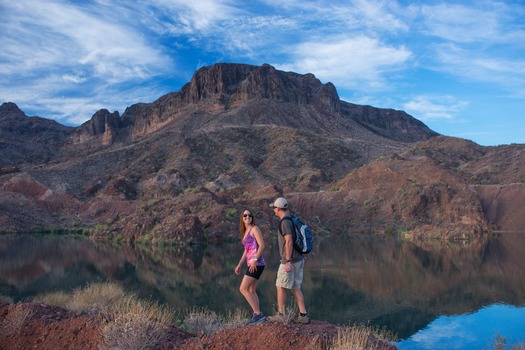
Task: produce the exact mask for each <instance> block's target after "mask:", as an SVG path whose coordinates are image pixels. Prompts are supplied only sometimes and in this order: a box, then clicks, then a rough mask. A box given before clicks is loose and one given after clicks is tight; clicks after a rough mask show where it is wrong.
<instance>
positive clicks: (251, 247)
mask: <svg viewBox="0 0 525 350" xmlns="http://www.w3.org/2000/svg"><path fill="white" fill-rule="evenodd" d="M242 245H243V246H244V249H246V263H248V262H249V261H250V260H251V259H254V258H255V255H256V254H257V250H258V249H259V244H258V243H257V240H256V239H255V237H254V236H252V229H251V228H250V231H248V234H247V235H246V236H245V237H244V238H243V239H242ZM264 265H266V264H265V262H264V257H263V256H262V255H261V256H260V257H259V260H257V266H264Z"/></svg>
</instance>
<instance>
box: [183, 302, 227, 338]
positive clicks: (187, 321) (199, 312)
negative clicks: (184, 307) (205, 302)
mask: <svg viewBox="0 0 525 350" xmlns="http://www.w3.org/2000/svg"><path fill="white" fill-rule="evenodd" d="M223 323H224V322H223V319H222V318H221V317H220V316H219V315H217V314H216V313H215V312H213V311H210V310H208V309H204V308H192V309H190V310H189V311H188V312H187V314H186V316H185V317H184V320H183V327H184V328H185V329H186V330H187V331H188V332H190V333H193V334H200V333H204V334H206V335H210V334H213V333H215V332H217V331H219V330H221V329H222V328H223V326H222V324H223Z"/></svg>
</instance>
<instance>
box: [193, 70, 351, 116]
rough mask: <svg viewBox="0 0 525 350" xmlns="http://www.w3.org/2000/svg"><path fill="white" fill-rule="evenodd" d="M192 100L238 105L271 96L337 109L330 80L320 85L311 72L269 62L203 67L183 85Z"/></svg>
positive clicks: (333, 88)
mask: <svg viewBox="0 0 525 350" xmlns="http://www.w3.org/2000/svg"><path fill="white" fill-rule="evenodd" d="M185 90H187V91H188V94H187V95H188V97H189V99H190V100H191V102H192V103H199V102H201V101H204V100H207V99H211V100H216V101H220V102H221V103H222V104H224V105H225V106H226V108H228V107H230V106H237V105H239V104H241V103H243V102H246V101H248V100H251V99H271V100H274V101H277V102H287V103H292V104H296V105H310V104H312V105H316V106H317V107H319V108H321V109H324V110H326V109H328V111H329V112H332V113H338V112H339V111H340V108H341V107H340V100H339V96H338V94H337V91H336V89H335V86H334V85H333V84H332V83H327V84H322V83H321V82H320V81H319V79H317V78H316V77H315V76H314V75H313V74H311V73H309V74H304V75H303V74H297V73H291V72H283V71H279V70H277V69H275V68H274V67H272V66H271V65H269V64H263V65H262V66H252V65H247V64H233V63H218V64H215V65H213V66H209V67H203V68H201V69H199V70H198V71H197V72H195V74H194V75H193V78H192V79H191V82H190V83H189V84H188V85H187V86H186V87H185Z"/></svg>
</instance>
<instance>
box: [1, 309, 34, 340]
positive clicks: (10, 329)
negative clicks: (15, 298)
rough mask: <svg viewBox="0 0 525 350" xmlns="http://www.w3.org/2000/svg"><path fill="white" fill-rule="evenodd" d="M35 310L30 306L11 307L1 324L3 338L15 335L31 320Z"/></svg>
mask: <svg viewBox="0 0 525 350" xmlns="http://www.w3.org/2000/svg"><path fill="white" fill-rule="evenodd" d="M32 315H33V310H32V309H31V308H30V306H28V305H23V304H16V305H13V306H12V307H10V309H9V311H8V313H7V316H6V317H5V318H4V320H3V321H2V323H0V334H1V335H3V336H10V335H14V334H16V333H18V332H20V330H21V329H22V326H23V325H24V324H25V323H26V322H27V321H28V320H29V319H30V318H31V316H32Z"/></svg>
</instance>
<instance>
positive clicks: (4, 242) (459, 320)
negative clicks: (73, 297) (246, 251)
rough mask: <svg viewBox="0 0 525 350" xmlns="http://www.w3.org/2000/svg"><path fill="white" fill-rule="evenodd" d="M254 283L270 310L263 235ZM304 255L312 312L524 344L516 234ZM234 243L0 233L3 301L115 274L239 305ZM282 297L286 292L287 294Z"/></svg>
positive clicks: (425, 333) (273, 259) (177, 300)
mask: <svg viewBox="0 0 525 350" xmlns="http://www.w3.org/2000/svg"><path fill="white" fill-rule="evenodd" d="M269 241H270V242H268V243H269V248H268V250H267V251H266V254H265V258H266V261H267V263H268V265H267V268H266V270H265V272H264V274H263V276H262V278H261V281H260V284H259V289H258V291H259V296H260V299H261V306H262V311H263V312H266V313H269V314H272V313H274V310H275V300H276V292H275V286H274V280H275V274H276V269H277V264H278V262H277V261H278V257H277V253H276V251H277V248H276V246H275V242H274V241H272V240H269ZM316 243H317V246H316V248H315V255H311V256H309V258H308V260H307V265H306V270H305V280H304V285H303V292H304V294H305V298H306V302H307V306H308V309H309V312H310V313H311V316H312V317H313V318H314V319H318V320H326V321H329V322H333V323H338V324H343V325H352V324H356V323H357V324H369V325H373V326H378V327H383V328H386V329H388V330H390V331H392V332H394V333H396V334H397V335H398V337H399V339H400V341H399V342H398V343H397V345H398V347H399V348H400V349H440V348H447V349H482V348H488V347H490V344H491V342H492V341H494V339H495V336H496V335H497V334H499V335H501V336H503V337H505V338H506V339H507V343H517V342H518V341H522V342H525V307H524V306H525V259H523V253H522V251H523V247H525V234H522V233H505V234H501V235H500V237H498V238H497V239H496V240H494V241H491V242H490V243H487V244H475V243H465V244H449V245H441V244H430V245H428V246H418V245H415V244H412V243H410V242H399V241H396V240H393V239H387V238H373V239H370V238H359V237H352V238H323V239H318V240H317V242H316ZM241 254H242V246H241V245H240V243H239V242H236V243H229V244H221V245H214V246H210V245H208V246H191V247H184V248H179V249H153V248H143V247H142V248H139V247H131V246H123V247H114V246H111V245H109V244H105V243H97V242H92V241H90V240H87V239H81V238H72V237H58V238H57V237H47V238H46V237H31V236H18V237H14V236H7V237H0V294H2V295H4V296H9V297H11V298H12V299H13V300H14V301H20V300H25V299H28V298H31V297H34V296H35V295H37V294H40V293H46V292H52V291H71V290H72V289H74V288H77V287H81V286H84V285H86V284H88V283H93V282H104V281H117V282H119V283H121V284H122V285H123V286H124V287H125V289H126V290H128V291H133V292H135V293H137V294H138V295H139V296H141V297H144V298H151V299H154V300H158V301H160V302H162V303H166V304H169V305H171V306H173V307H175V308H181V309H183V310H186V309H188V308H190V307H192V306H201V307H207V308H209V309H211V310H214V311H217V312H220V313H223V312H225V311H227V310H232V309H235V308H237V307H239V306H241V307H246V309H248V306H247V304H246V302H245V301H244V299H243V298H242V296H241V295H240V294H239V292H238V286H239V283H240V280H241V277H240V276H237V275H235V274H234V273H233V270H234V268H235V265H236V264H237V262H238V260H239V258H240V256H241ZM289 300H291V296H290V297H289Z"/></svg>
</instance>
